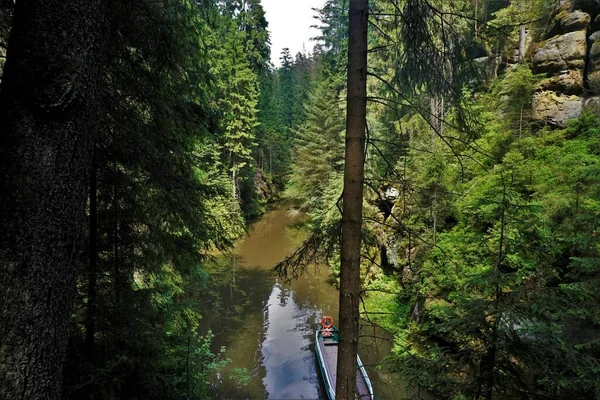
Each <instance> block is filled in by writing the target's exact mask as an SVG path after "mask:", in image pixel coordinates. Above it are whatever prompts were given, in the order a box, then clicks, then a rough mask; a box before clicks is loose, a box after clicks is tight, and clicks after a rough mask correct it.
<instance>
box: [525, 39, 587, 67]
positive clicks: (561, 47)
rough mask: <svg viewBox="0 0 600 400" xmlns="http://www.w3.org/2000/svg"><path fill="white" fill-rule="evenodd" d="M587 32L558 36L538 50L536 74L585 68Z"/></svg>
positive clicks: (534, 58) (536, 54)
mask: <svg viewBox="0 0 600 400" xmlns="http://www.w3.org/2000/svg"><path fill="white" fill-rule="evenodd" d="M586 49H587V46H586V31H576V32H569V33H566V34H564V35H560V36H556V37H554V38H552V39H550V40H548V41H547V42H546V43H544V44H543V45H542V46H541V47H539V48H538V49H537V51H536V52H535V55H534V56H533V71H534V72H535V73H538V74H539V73H543V72H545V73H547V74H556V73H560V72H562V71H565V70H581V71H582V72H583V67H584V66H585V57H586Z"/></svg>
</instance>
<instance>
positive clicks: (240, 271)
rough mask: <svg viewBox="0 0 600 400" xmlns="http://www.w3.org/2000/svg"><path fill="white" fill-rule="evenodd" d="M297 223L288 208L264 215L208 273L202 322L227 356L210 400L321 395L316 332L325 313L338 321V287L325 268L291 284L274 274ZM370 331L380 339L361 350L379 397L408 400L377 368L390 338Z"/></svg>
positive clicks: (293, 242)
mask: <svg viewBox="0 0 600 400" xmlns="http://www.w3.org/2000/svg"><path fill="white" fill-rule="evenodd" d="M295 222H297V219H296V218H294V217H292V216H290V213H289V212H288V207H286V206H285V205H280V206H279V207H278V208H276V209H274V210H272V211H270V212H268V213H266V214H265V215H264V216H263V217H262V218H261V219H260V220H259V221H257V222H256V223H255V224H253V226H252V229H251V231H250V232H249V233H248V235H247V236H246V237H245V238H244V239H243V240H241V241H240V243H239V244H238V245H237V246H236V248H235V251H234V252H233V253H232V254H229V255H227V256H222V257H221V260H220V262H219V266H218V267H215V270H214V271H212V273H211V282H212V283H211V284H210V287H209V292H210V293H211V295H210V296H208V297H207V298H206V299H205V300H204V302H205V304H204V309H205V310H204V313H203V315H204V321H203V322H204V324H203V325H204V326H205V327H208V328H209V329H211V331H212V332H213V334H214V335H215V337H214V338H213V343H212V346H213V350H218V349H220V348H224V356H225V357H227V358H228V359H229V360H230V361H229V363H228V364H227V365H226V366H225V367H224V368H223V369H222V370H221V371H220V373H219V374H217V375H215V376H214V377H213V379H212V382H211V393H210V394H211V397H212V398H215V399H318V398H324V392H323V388H322V385H321V383H320V379H319V376H318V370H317V365H316V361H315V354H314V347H313V345H314V335H315V328H316V327H317V325H318V322H319V320H320V318H321V317H322V316H323V315H331V316H332V317H333V318H334V319H336V320H337V317H338V304H337V303H338V292H337V290H336V289H335V288H334V287H333V286H332V285H331V283H330V282H329V281H328V271H327V269H326V268H325V267H321V268H319V269H315V268H312V269H311V271H310V272H309V273H308V274H307V275H306V276H304V277H302V278H300V279H298V280H295V281H293V282H292V283H291V284H283V283H282V281H281V280H280V279H278V278H277V277H276V276H275V275H274V274H272V273H270V272H269V270H270V269H271V268H273V267H274V266H275V265H276V264H277V263H278V262H279V261H281V260H282V259H283V258H284V257H285V256H286V255H287V254H289V253H290V252H292V251H293V250H295V249H296V248H297V247H298V245H299V244H300V243H301V241H302V234H301V233H299V231H298V230H296V229H293V228H292V226H293V224H294V223H295ZM372 329H373V328H370V331H369V333H370V334H371V335H372V334H373V333H375V335H374V336H377V337H381V338H377V339H373V338H371V339H368V338H364V339H363V340H362V341H361V346H360V348H359V354H360V356H361V358H362V360H363V362H364V363H365V364H367V365H369V367H368V373H369V376H370V377H371V380H372V381H373V385H374V387H375V394H376V398H377V399H402V398H406V397H407V393H406V390H405V389H404V388H403V387H402V386H397V384H392V383H391V382H392V381H394V379H392V377H391V375H389V374H386V373H384V372H382V371H381V370H380V369H378V368H375V367H374V366H375V365H377V364H380V363H381V362H382V361H383V360H384V358H385V356H386V355H387V354H389V352H390V348H391V341H390V339H391V337H390V335H389V334H386V333H385V332H381V331H375V332H374V331H373V330H372ZM396 380H397V379H396Z"/></svg>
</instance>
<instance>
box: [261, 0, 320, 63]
mask: <svg viewBox="0 0 600 400" xmlns="http://www.w3.org/2000/svg"><path fill="white" fill-rule="evenodd" d="M324 3H325V0H262V1H261V4H262V6H263V8H264V10H265V17H266V18H267V21H268V22H269V32H270V33H271V62H272V63H273V65H275V66H276V67H278V66H279V65H280V62H279V56H280V55H281V50H282V49H283V48H284V47H289V49H290V53H291V54H292V56H295V55H296V53H298V52H299V51H302V45H304V46H305V47H306V51H307V52H309V53H310V52H312V48H313V46H314V42H311V41H310V38H311V37H314V36H317V35H318V34H319V31H318V30H316V29H314V28H311V27H310V26H311V25H314V24H316V23H317V20H315V19H314V18H313V15H314V12H313V11H312V8H315V7H318V8H320V7H322V6H323V4H324Z"/></svg>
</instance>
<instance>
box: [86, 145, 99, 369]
mask: <svg viewBox="0 0 600 400" xmlns="http://www.w3.org/2000/svg"><path fill="white" fill-rule="evenodd" d="M97 174H98V163H97V158H96V155H94V158H93V161H92V172H91V175H90V218H89V220H90V234H89V241H90V244H89V252H90V255H89V265H88V286H87V314H86V320H85V354H86V356H87V358H88V360H92V359H93V357H94V336H95V335H96V314H97V312H96V311H97V306H98V304H97V303H98V299H97V286H98V284H97V283H98V201H97V200H98V193H97V192H98V179H97Z"/></svg>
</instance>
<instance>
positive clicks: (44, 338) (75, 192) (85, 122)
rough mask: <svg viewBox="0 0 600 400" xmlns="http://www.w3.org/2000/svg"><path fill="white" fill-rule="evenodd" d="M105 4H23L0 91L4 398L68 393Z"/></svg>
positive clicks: (0, 371) (0, 387) (0, 366)
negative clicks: (66, 369)
mask: <svg viewBox="0 0 600 400" xmlns="http://www.w3.org/2000/svg"><path fill="white" fill-rule="evenodd" d="M107 7H108V5H107V4H106V2H103V1H48V2H44V3H31V4H30V3H23V2H19V3H18V4H16V7H15V11H14V18H13V20H12V27H11V33H10V39H9V43H8V51H7V53H6V65H5V67H4V71H3V77H2V89H1V91H0V104H1V105H2V106H1V107H0V127H1V128H0V132H2V134H1V135H2V136H1V140H2V144H1V145H0V159H2V163H1V166H0V192H1V193H2V195H1V196H0V225H1V226H2V231H1V233H0V316H1V318H2V321H3V322H2V324H1V326H0V341H1V342H0V360H2V361H1V362H0V376H2V379H0V397H2V398H7V399H8V398H39V399H41V398H46V399H58V398H60V396H61V382H62V372H63V364H64V359H65V354H66V349H67V339H68V327H69V319H70V316H71V312H72V306H73V300H74V299H75V262H76V259H77V249H78V244H79V240H78V238H79V236H80V233H81V227H82V224H83V217H84V204H85V200H86V187H87V182H88V180H89V174H90V166H91V161H92V153H93V143H94V133H95V131H96V128H97V126H98V123H97V121H98V114H97V110H98V105H99V99H100V91H101V77H102V67H103V65H104V63H105V56H106V55H105V49H106V42H107V33H108V24H107V15H108V9H107Z"/></svg>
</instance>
